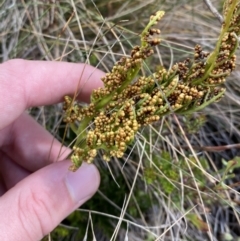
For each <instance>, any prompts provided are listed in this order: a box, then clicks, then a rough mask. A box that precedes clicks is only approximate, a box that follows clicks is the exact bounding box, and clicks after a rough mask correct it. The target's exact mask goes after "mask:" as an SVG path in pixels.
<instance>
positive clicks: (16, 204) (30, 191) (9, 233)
mask: <svg viewBox="0 0 240 241" xmlns="http://www.w3.org/2000/svg"><path fill="white" fill-rule="evenodd" d="M69 164H70V162H69V161H63V162H58V163H54V164H52V165H49V166H47V167H44V168H43V169H41V170H39V171H37V172H35V173H33V174H32V175H30V176H28V177H27V178H25V179H24V180H22V181H21V182H19V183H18V184H17V185H16V186H14V187H13V188H12V189H10V190H9V191H8V192H7V193H6V194H4V195H3V196H2V197H1V198H0V213H1V217H0V220H1V222H0V230H1V232H0V240H9V237H11V239H12V240H15V241H21V240H25V241H33V240H40V239H41V238H42V237H43V236H45V235H46V234H48V233H49V232H50V231H52V230H53V229H54V228H55V227H56V226H57V225H58V224H59V223H60V222H61V221H62V220H63V219H64V218H65V217H66V216H67V215H69V214H70V213H71V212H72V211H73V210H74V209H76V208H77V207H78V206H79V205H81V204H83V203H84V202H85V201H86V200H88V199H89V198H90V197H91V196H92V195H93V194H94V193H95V192H96V190H97V188H98V186H99V182H100V178H99V173H98V171H97V169H96V167H95V166H94V165H88V164H84V165H82V166H81V168H80V169H79V170H78V171H77V172H76V173H73V172H69V171H66V170H67V167H68V166H69Z"/></svg>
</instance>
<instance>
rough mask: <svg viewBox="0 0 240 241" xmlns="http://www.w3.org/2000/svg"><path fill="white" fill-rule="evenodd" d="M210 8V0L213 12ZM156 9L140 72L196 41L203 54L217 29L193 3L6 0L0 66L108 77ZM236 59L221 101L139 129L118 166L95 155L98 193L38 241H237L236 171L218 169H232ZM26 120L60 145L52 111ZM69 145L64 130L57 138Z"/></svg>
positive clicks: (185, 52) (239, 138)
mask: <svg viewBox="0 0 240 241" xmlns="http://www.w3.org/2000/svg"><path fill="white" fill-rule="evenodd" d="M220 2H223V1H212V3H213V5H214V6H216V8H217V9H218V10H220V11H221V5H222V3H220ZM156 10H164V11H165V12H166V13H165V17H164V18H163V19H162V21H161V22H160V23H159V27H160V29H161V38H162V39H163V41H162V43H161V45H160V47H157V48H156V50H155V54H154V56H153V57H151V59H150V60H149V62H147V64H148V65H149V66H150V69H147V68H144V70H143V71H145V72H148V71H149V72H151V71H153V69H151V67H152V66H153V63H154V64H155V65H157V66H158V65H159V66H160V65H164V66H165V67H169V68H170V67H171V66H172V65H173V64H174V63H176V62H177V61H180V60H184V59H185V58H186V57H191V56H192V53H193V49H194V46H195V45H196V44H197V43H198V44H201V45H202V46H203V49H204V50H211V49H213V47H214V45H215V43H216V40H217V36H218V33H219V30H220V23H219V21H218V19H217V18H216V17H215V16H214V15H213V14H212V13H211V12H210V11H209V10H208V8H207V7H206V5H205V4H204V2H203V1H197V0H185V1H184V0H182V1H170V0H166V1H164V0H151V1H150V0H149V1H140V0H139V1H138V0H132V1H130V0H129V1H126V0H124V1H120V0H112V1H100V0H99V1H87V0H85V1H75V0H73V1H61V0H60V1H56V3H53V1H46V2H44V4H43V2H42V1H35V0H34V1H27V0H25V1H16V3H15V4H12V1H10V0H6V1H5V2H4V3H2V4H0V18H1V21H0V22H1V24H0V39H1V42H0V47H1V48H0V59H1V62H3V61H7V60H8V59H12V58H24V59H32V60H51V61H53V60H55V61H68V62H86V63H90V64H92V65H94V66H97V67H98V68H100V69H102V70H103V71H105V72H108V71H109V70H110V69H111V67H112V66H113V64H114V63H115V62H116V61H117V60H118V59H120V57H121V56H125V55H128V54H129V53H130V52H129V51H130V49H131V47H132V46H134V45H135V44H139V42H138V39H139V34H140V32H141V31H142V29H143V28H144V26H145V25H146V23H147V22H148V18H149V15H151V14H152V13H154V12H156ZM73 13H75V14H74V15H73ZM237 55H239V50H238V52H237ZM237 61H238V62H237V67H236V71H235V72H234V73H232V75H231V77H230V78H229V79H228V81H227V82H226V84H225V86H226V88H227V91H226V94H225V97H224V98H223V99H222V100H221V102H218V103H215V104H212V105H211V106H210V107H208V108H207V109H204V110H203V111H201V112H199V113H195V114H193V115H192V116H187V117H186V116H176V115H169V116H167V117H164V118H162V119H161V120H160V121H159V122H158V123H156V124H154V125H152V126H150V127H146V128H144V129H142V130H141V131H140V132H139V133H138V134H137V136H136V142H135V143H134V144H133V145H132V146H130V147H129V148H128V150H127V152H126V154H125V156H124V157H123V158H121V160H117V159H114V160H112V161H111V162H110V163H109V164H108V165H107V164H106V163H105V162H104V161H102V158H101V155H99V156H98V158H97V160H96V161H95V163H96V165H97V166H98V167H99V170H100V172H101V177H102V183H101V186H100V190H99V192H98V193H97V194H96V195H95V196H94V197H93V199H92V200H91V201H89V202H88V203H86V204H85V205H84V206H82V207H81V208H80V209H79V210H77V211H75V212H74V213H73V214H72V215H70V216H69V217H68V218H67V219H66V220H64V221H63V224H62V225H61V226H60V227H58V228H57V229H56V230H55V231H53V233H51V234H50V235H49V237H46V238H45V240H48V239H50V240H83V237H84V236H85V240H93V237H94V236H95V238H96V240H127V238H128V240H146V241H150V240H224V241H225V240H239V239H240V232H239V227H240V221H239V184H238V182H239V181H240V173H239V166H238V169H237V168H236V169H235V170H234V171H233V173H235V177H232V176H231V174H232V173H230V170H229V168H228V166H227V164H226V163H225V161H229V160H235V162H236V164H235V165H236V166H237V165H238V163H239V159H238V156H239V146H240V145H239V143H240V133H239V129H240V128H239V127H240V126H239V125H240V124H239V123H240V114H239V113H240V111H239V109H240V108H239V106H240V98H239V96H240V95H239V90H240V84H239V79H240V76H239V59H238V60H237ZM66 81H67V80H66ZM30 113H31V114H32V115H33V116H34V118H35V119H36V120H37V121H38V122H39V123H40V124H42V125H43V126H44V127H45V128H47V129H48V130H49V131H50V132H51V133H53V134H54V135H55V136H56V137H57V138H58V139H60V140H62V138H63V133H64V130H65V126H64V124H63V122H62V108H61V105H56V106H51V107H41V108H33V109H31V110H30ZM73 138H74V135H73V133H71V131H70V130H68V132H67V136H66V138H65V140H63V141H64V143H65V144H69V143H70V142H71V141H72V139H73ZM229 145H231V146H229ZM223 160H224V161H223ZM226 171H228V175H229V178H226V177H228V176H227V175H226ZM224 183H225V184H224ZM237 198H238V200H237ZM206 230H209V231H208V232H206ZM227 235H228V237H227Z"/></svg>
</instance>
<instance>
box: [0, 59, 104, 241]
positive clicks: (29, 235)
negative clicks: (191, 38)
mask: <svg viewBox="0 0 240 241" xmlns="http://www.w3.org/2000/svg"><path fill="white" fill-rule="evenodd" d="M101 76H103V73H102V72H101V71H100V70H96V69H94V68H93V67H91V66H88V65H84V64H72V63H63V62H43V61H25V60H10V61H8V62H5V63H3V64H0V214H1V216H0V230H1V231H0V240H1V241H4V240H7V241H9V240H14V241H18V240H20V241H22V240H24V241H28V240H29V241H30V240H31V241H35V240H39V239H41V238H42V237H43V236H45V235H46V234H48V233H49V232H50V231H52V230H53V229H54V228H55V227H56V226H57V225H58V224H59V223H60V222H61V220H62V219H64V218H65V217H66V216H67V215H68V214H70V213H71V212H72V211H73V210H74V209H76V208H77V207H79V206H80V205H81V204H83V203H84V202H85V201H86V200H88V199H89V198H90V197H91V196H92V195H93V194H94V193H95V192H96V190H97V188H98V186H99V182H100V176H99V173H98V171H97V169H96V167H95V166H94V165H88V164H83V165H82V166H81V168H80V169H79V170H78V171H77V172H75V173H73V172H70V171H68V167H69V166H70V161H69V160H64V159H63V158H62V157H61V156H60V158H58V155H59V151H60V149H61V143H59V142H58V141H57V140H54V141H53V137H52V136H51V135H50V133H48V132H47V131H46V130H45V129H43V128H42V127H41V126H40V125H39V124H38V123H37V122H35V121H34V120H33V119H32V118H31V117H30V116H29V115H27V114H26V113H24V111H25V110H26V109H27V108H29V107H32V106H42V105H49V104H54V103H58V102H60V101H62V97H63V96H64V95H66V94H73V93H74V92H75V90H76V88H77V86H78V83H79V79H80V78H81V81H80V86H79V90H81V91H80V94H79V99H81V100H82V101H88V100H89V96H90V93H91V91H92V89H93V88H97V87H99V86H101V81H100V77H101ZM62 149H63V151H65V153H67V154H68V153H69V150H68V148H66V147H63V148H62Z"/></svg>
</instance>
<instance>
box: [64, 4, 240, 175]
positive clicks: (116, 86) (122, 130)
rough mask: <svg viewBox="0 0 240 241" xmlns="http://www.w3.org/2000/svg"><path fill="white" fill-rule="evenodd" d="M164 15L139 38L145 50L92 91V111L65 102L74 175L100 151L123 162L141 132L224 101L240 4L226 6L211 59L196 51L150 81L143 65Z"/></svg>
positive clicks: (239, 22)
mask: <svg viewBox="0 0 240 241" xmlns="http://www.w3.org/2000/svg"><path fill="white" fill-rule="evenodd" d="M163 15H164V12H163V11H158V12H157V13H156V14H155V15H152V16H151V17H150V21H149V23H148V24H147V26H146V27H145V29H144V30H143V32H142V33H141V35H140V36H141V37H140V38H141V45H140V46H135V47H133V49H132V52H131V55H130V57H122V58H121V59H120V60H119V61H118V62H117V63H116V64H115V65H114V66H113V68H112V70H111V72H109V73H107V74H106V75H105V76H104V77H103V78H102V81H103V83H104V87H103V88H99V89H96V90H94V91H93V93H92V95H91V103H90V104H89V105H88V106H82V105H81V104H79V103H76V102H75V100H74V99H73V98H71V97H70V96H65V98H64V111H65V117H64V121H65V122H66V123H69V124H70V126H71V128H72V130H73V131H74V132H75V133H76V135H77V137H76V141H75V144H74V146H73V152H72V154H71V160H72V163H73V164H72V166H71V167H70V170H72V171H75V170H77V169H78V168H79V167H80V165H81V163H82V162H83V161H86V162H88V163H91V162H92V161H93V159H94V157H95V156H96V155H97V153H98V151H99V150H101V151H102V152H103V154H104V155H103V158H104V160H106V161H109V160H110V158H111V157H117V158H121V157H122V156H123V155H124V152H125V150H126V148H127V146H128V145H129V144H131V143H132V142H133V140H134V136H135V134H136V133H137V131H138V130H139V128H141V127H142V126H146V125H149V124H151V123H153V122H155V121H158V120H159V119H160V118H161V117H162V116H164V115H167V114H169V113H178V114H188V113H192V112H196V111H199V110H201V109H203V108H204V107H206V106H207V105H209V104H211V103H212V102H215V101H218V100H220V99H221V97H222V96H223V94H224V92H225V89H224V88H222V87H221V86H222V84H223V83H224V82H225V79H226V77H227V76H229V75H230V73H231V72H232V71H233V69H234V68H235V62H236V56H235V54H234V53H235V51H236V49H237V46H238V41H239V40H238V35H239V34H240V1H239V0H226V1H225V3H224V7H223V17H224V21H223V23H222V27H221V31H220V35H219V37H218V41H217V43H216V46H215V48H214V50H213V51H212V52H211V53H208V52H204V51H203V50H202V48H201V46H200V45H196V46H195V49H194V57H193V58H192V59H190V58H188V59H186V60H184V61H182V62H179V63H176V64H175V65H174V66H173V67H172V68H171V69H170V70H167V69H165V68H164V67H163V66H162V67H161V68H158V70H157V71H156V72H155V73H152V74H151V75H149V76H144V75H143V76H139V71H140V69H141V67H142V65H143V63H144V60H146V59H147V58H148V57H149V56H151V55H152V54H153V52H154V51H153V47H154V46H156V45H158V44H159V43H160V39H159V38H158V37H156V36H157V35H159V34H160V30H159V29H156V28H154V25H156V24H157V23H158V22H159V21H160V20H161V18H162V17H163ZM76 122H78V125H76ZM76 126H77V127H76Z"/></svg>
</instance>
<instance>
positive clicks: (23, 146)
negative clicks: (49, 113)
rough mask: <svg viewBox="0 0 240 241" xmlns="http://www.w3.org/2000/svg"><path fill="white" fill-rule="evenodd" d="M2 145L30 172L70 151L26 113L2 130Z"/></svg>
mask: <svg viewBox="0 0 240 241" xmlns="http://www.w3.org/2000/svg"><path fill="white" fill-rule="evenodd" d="M0 147H1V149H2V151H3V152H4V153H6V154H7V155H8V156H9V157H10V158H11V159H12V160H14V161H15V162H16V163H18V164H19V165H20V166H22V167H23V168H25V169H26V170H28V171H30V172H34V171H36V170H38V169H40V168H42V167H44V166H46V165H48V164H50V163H52V162H56V161H60V160H63V159H64V158H66V156H67V155H68V154H69V153H70V150H69V149H68V148H67V147H64V146H62V144H61V143H60V142H59V141H58V140H56V139H54V138H53V136H52V135H51V134H50V133H49V132H48V131H46V130H45V129H44V128H43V127H41V126H40V125H39V124H38V123H37V122H36V121H35V120H34V119H33V118H32V117H30V116H29V115H27V114H26V113H24V114H22V115H21V116H20V117H19V118H18V119H17V120H16V121H14V122H13V123H12V124H11V125H9V126H7V127H6V128H4V129H3V130H2V131H1V132H0ZM1 168H2V166H1Z"/></svg>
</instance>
